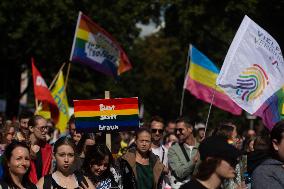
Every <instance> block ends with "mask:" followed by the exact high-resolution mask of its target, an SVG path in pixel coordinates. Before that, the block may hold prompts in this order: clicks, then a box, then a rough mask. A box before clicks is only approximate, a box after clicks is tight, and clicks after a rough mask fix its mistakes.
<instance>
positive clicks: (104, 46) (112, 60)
mask: <svg viewBox="0 0 284 189" xmlns="http://www.w3.org/2000/svg"><path fill="white" fill-rule="evenodd" d="M70 61H72V62H80V63H83V64H86V65H88V66H90V67H91V68H93V69H95V70H97V71H99V72H102V73H104V74H106V75H111V76H114V77H116V76H118V75H120V74H121V73H123V72H125V71H128V70H130V69H131V68H132V66H131V64H130V61H129V59H128V57H127V55H126V54H125V52H124V50H123V49H122V48H121V46H120V45H119V43H118V42H117V41H116V40H115V39H114V38H113V37H112V36H111V35H110V34H109V33H107V32H106V31H105V30H104V29H103V28H101V27H100V26H99V25H97V24H96V23H94V22H93V21H92V20H91V19H90V18H89V17H87V16H86V15H84V14H82V13H81V12H80V13H79V16H78V21H77V26H76V31H75V36H74V41H73V46H72V50H71V55H70Z"/></svg>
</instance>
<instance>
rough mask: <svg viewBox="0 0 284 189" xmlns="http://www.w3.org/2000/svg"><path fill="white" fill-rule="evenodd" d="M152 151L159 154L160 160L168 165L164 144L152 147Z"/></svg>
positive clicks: (166, 150)
mask: <svg viewBox="0 0 284 189" xmlns="http://www.w3.org/2000/svg"><path fill="white" fill-rule="evenodd" d="M152 152H153V153H154V154H155V155H157V156H159V159H160V161H161V162H162V163H163V164H164V165H165V166H167V167H168V149H167V148H165V147H164V146H160V147H159V148H152Z"/></svg>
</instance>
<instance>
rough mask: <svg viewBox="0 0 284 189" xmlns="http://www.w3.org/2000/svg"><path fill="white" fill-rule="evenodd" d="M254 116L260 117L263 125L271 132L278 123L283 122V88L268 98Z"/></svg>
mask: <svg viewBox="0 0 284 189" xmlns="http://www.w3.org/2000/svg"><path fill="white" fill-rule="evenodd" d="M254 115H257V116H259V117H261V118H262V121H263V123H264V124H265V125H266V127H267V128H268V129H269V130H271V129H272V128H273V126H274V125H275V124H276V123H277V122H278V121H280V120H283V119H284V87H282V88H281V89H279V90H278V91H277V92H276V93H274V94H273V95H272V96H271V97H269V98H268V99H267V100H266V101H265V102H264V104H263V105H262V106H261V107H260V108H259V109H258V110H257V111H256V113H255V114H254Z"/></svg>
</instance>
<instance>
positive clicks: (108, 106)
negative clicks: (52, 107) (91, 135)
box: [73, 97, 139, 132]
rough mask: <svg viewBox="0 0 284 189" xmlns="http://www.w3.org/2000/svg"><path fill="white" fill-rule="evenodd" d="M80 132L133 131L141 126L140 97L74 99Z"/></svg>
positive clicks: (77, 127) (75, 114) (76, 119)
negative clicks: (139, 115)
mask: <svg viewBox="0 0 284 189" xmlns="http://www.w3.org/2000/svg"><path fill="white" fill-rule="evenodd" d="M73 102H74V116H75V125H76V129H77V130H78V131H79V132H113V131H116V132H117V131H132V130H136V129H138V128H139V117H138V114H139V111H138V98H136V97H134V98H114V99H96V100H74V101H73Z"/></svg>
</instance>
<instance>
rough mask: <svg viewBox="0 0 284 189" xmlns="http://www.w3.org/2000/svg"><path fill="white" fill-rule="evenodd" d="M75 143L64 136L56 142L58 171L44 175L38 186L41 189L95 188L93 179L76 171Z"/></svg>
mask: <svg viewBox="0 0 284 189" xmlns="http://www.w3.org/2000/svg"><path fill="white" fill-rule="evenodd" d="M75 148H76V146H75V144H74V142H73V141H72V139H70V138H67V137H62V138H60V139H58V140H57V141H56V142H55V144H54V150H53V155H54V158H55V160H56V171H55V172H54V173H52V174H49V175H46V176H44V177H42V178H41V179H40V180H39V181H38V183H37V187H38V188H39V189H51V188H52V189H67V188H68V189H70V188H75V189H94V188H95V187H94V186H93V184H92V183H91V181H90V180H89V179H88V178H86V177H84V176H83V174H81V173H79V172H74V171H73V170H74V169H72V165H73V164H74V163H75Z"/></svg>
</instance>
